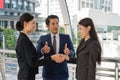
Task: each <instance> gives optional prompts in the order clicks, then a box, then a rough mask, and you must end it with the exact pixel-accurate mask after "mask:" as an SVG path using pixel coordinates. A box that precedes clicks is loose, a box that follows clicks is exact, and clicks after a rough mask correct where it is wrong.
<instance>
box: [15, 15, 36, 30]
mask: <svg viewBox="0 0 120 80" xmlns="http://www.w3.org/2000/svg"><path fill="white" fill-rule="evenodd" d="M33 18H34V17H33V16H32V15H31V14H29V13H24V14H22V15H21V16H20V19H19V21H17V23H16V29H17V30H18V31H21V30H23V28H24V22H29V21H31V20H32V19H33Z"/></svg>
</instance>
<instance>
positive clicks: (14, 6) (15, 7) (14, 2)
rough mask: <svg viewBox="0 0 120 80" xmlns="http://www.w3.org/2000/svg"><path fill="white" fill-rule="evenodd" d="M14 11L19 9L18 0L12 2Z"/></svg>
mask: <svg viewBox="0 0 120 80" xmlns="http://www.w3.org/2000/svg"><path fill="white" fill-rule="evenodd" d="M11 4H12V9H17V2H16V0H12V3H11Z"/></svg>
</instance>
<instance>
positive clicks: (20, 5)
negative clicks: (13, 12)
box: [18, 0, 23, 10]
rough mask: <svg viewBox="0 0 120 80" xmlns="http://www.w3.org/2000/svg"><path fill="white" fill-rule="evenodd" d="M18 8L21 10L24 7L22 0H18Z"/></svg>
mask: <svg viewBox="0 0 120 80" xmlns="http://www.w3.org/2000/svg"><path fill="white" fill-rule="evenodd" d="M18 9H19V10H22V9H23V5H22V0H18Z"/></svg>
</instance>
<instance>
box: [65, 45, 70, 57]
mask: <svg viewBox="0 0 120 80" xmlns="http://www.w3.org/2000/svg"><path fill="white" fill-rule="evenodd" d="M64 54H65V55H69V54H70V50H69V48H68V47H67V43H66V44H65V49H64Z"/></svg>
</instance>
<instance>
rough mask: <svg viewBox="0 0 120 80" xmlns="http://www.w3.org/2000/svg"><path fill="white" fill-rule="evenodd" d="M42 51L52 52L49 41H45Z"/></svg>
mask: <svg viewBox="0 0 120 80" xmlns="http://www.w3.org/2000/svg"><path fill="white" fill-rule="evenodd" d="M42 52H43V53H45V54H48V53H49V52H50V47H49V46H48V42H47V41H46V42H45V45H44V47H43V48H42Z"/></svg>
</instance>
